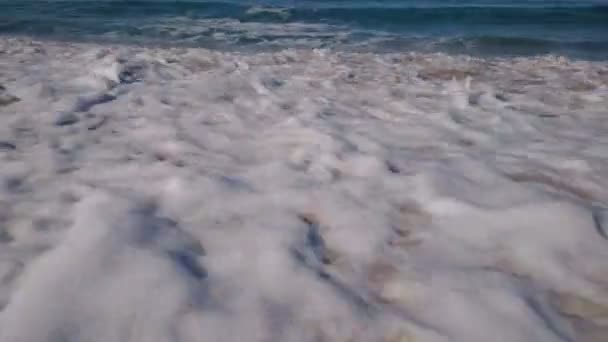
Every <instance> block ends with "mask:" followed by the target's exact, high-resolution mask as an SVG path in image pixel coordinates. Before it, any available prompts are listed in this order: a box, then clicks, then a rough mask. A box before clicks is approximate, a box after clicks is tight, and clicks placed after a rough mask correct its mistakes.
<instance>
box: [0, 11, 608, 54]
mask: <svg viewBox="0 0 608 342" xmlns="http://www.w3.org/2000/svg"><path fill="white" fill-rule="evenodd" d="M0 33H3V34H13V35H14V34H18V35H34V36H36V37H45V38H53V39H69V40H75V39H76V40H86V41H106V42H108V41H109V42H115V43H116V42H128V43H145V44H151V43H154V44H164V45H185V46H198V47H214V48H224V49H242V48H248V49H251V48H255V49H269V48H284V47H323V48H341V49H357V50H368V51H379V50H382V51H387V50H388V51H404V50H408V51H412V50H413V51H425V52H437V51H443V52H452V53H467V54H476V55H486V56H487V55H493V56H500V55H502V56H505V55H509V56H511V55H538V54H548V53H554V54H565V55H569V56H573V57H578V58H586V59H605V58H606V57H607V56H608V38H606V37H608V5H607V4H606V3H605V2H603V1H591V0H577V1H531V0H519V1H503V0H480V1H421V0H418V1H412V0H405V1H403V0H399V1H396V0H385V1H368V0H352V1H335V0H334V1H332V0H315V1H295V0H291V1H290V0H275V1H247V0H226V1H199V0H189V1H165V0H146V1H111V0H101V1H82V0H81V1H78V0H60V1H36V0H24V1H17V2H16V1H12V0H0Z"/></svg>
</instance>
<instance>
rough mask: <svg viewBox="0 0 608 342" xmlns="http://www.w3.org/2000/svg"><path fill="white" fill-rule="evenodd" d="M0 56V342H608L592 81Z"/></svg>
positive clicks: (542, 61) (261, 59)
mask: <svg viewBox="0 0 608 342" xmlns="http://www.w3.org/2000/svg"><path fill="white" fill-rule="evenodd" d="M204 24H205V25H206V24H207V23H204ZM219 24H220V26H221V25H224V26H221V27H224V28H225V29H226V32H227V33H226V34H227V35H230V30H232V29H235V30H236V29H238V30H241V29H247V28H248V26H247V25H249V24H247V23H242V24H238V25H241V26H242V27H236V26H238V25H237V24H236V23H233V22H223V23H219ZM235 25H236V26H235ZM202 26H204V25H202V24H201V26H199V27H197V26H193V27H191V28H190V29H191V30H198V29H201V30H202V29H203V28H202ZM280 26H281V28H282V29H284V28H285V27H287V28H288V29H293V30H301V29H303V28H302V27H291V28H290V26H286V25H283V24H282V25H280ZM304 26H306V25H304ZM252 28H253V27H252ZM256 29H259V28H256ZM304 29H307V28H306V27H304ZM310 29H311V32H312V31H314V30H313V29H312V28H310ZM264 30H269V31H265V32H263V33H264V34H275V35H285V34H288V33H289V32H285V31H282V32H278V31H276V32H275V31H273V27H272V25H268V26H265V27H264ZM239 32H240V31H239ZM258 33H260V32H258ZM239 34H241V33H239ZM260 34H261V33H260ZM311 37H313V38H314V37H316V36H315V34H314V32H313V33H311ZM317 38H318V37H317ZM33 47H36V48H35V49H34V48H33ZM0 52H3V53H2V54H1V55H2V59H1V60H0V75H1V79H0V82H1V83H2V85H3V86H4V87H5V90H3V91H4V93H6V94H11V95H12V96H16V97H18V98H19V101H16V102H12V103H10V104H0V127H2V129H1V130H0V165H2V167H0V341H2V342H32V341H48V342H66V341H69V342H72V341H79V342H102V341H103V342H124V341H133V342H135V341H138V342H139V341H151V342H165V341H166V342H169V341H170V342H175V341H179V342H199V341H241V340H247V341H253V342H255V341H260V342H262V341H289V342H291V341H293V342H308V341H319V340H325V341H343V340H350V341H362V342H363V341H365V342H367V341H377V340H379V341H414V340H415V341H425V342H427V341H428V342H435V341H462V342H486V341H488V340H500V341H546V342H549V341H551V342H552V341H556V342H557V341H579V340H580V341H582V340H584V338H588V341H597V342H603V340H601V336H605V334H604V335H602V334H603V333H608V332H607V331H606V327H605V326H603V325H601V324H600V323H601V322H600V323H598V318H597V317H596V316H595V315H596V313H597V310H600V309H597V307H594V306H592V307H589V306H584V305H583V304H584V303H586V302H580V301H582V300H586V301H587V302H592V303H593V305H596V306H599V307H600V308H602V307H603V308H604V309H601V310H605V311H608V309H605V308H606V302H607V301H608V293H606V288H608V278H607V277H606V271H607V270H608V263H607V261H606V260H608V258H607V256H608V255H607V254H608V252H607V251H608V250H607V249H606V247H607V246H608V245H607V244H608V241H607V240H606V229H607V228H606V225H607V224H606V221H607V219H606V217H608V215H606V213H605V212H606V210H607V209H606V207H607V204H608V192H607V190H606V189H608V184H606V172H607V171H606V167H607V164H606V161H605V158H606V153H605V151H603V146H604V144H605V143H606V139H605V138H604V137H605V136H606V133H607V132H606V131H607V130H608V128H607V127H606V125H605V116H606V108H608V92H606V89H607V88H608V84H607V82H608V79H607V78H606V75H608V65H606V63H604V62H586V61H570V60H566V59H561V58H553V57H536V58H515V59H508V58H504V59H476V58H471V57H466V56H447V55H442V54H428V55H425V54H413V53H412V54H386V55H378V54H372V53H348V52H332V51H327V50H314V51H310V50H297V49H291V50H285V51H280V52H273V53H270V52H256V53H242V52H219V51H208V50H203V49H185V48H164V49H163V48H143V47H129V46H98V45H92V44H72V43H65V42H36V41H30V40H28V39H17V38H7V37H5V38H1V39H0ZM51 57H53V58H51ZM87 70H91V72H89V71H87ZM63 116H68V117H67V119H65V118H64V119H65V120H63V121H62V122H61V123H58V121H57V118H58V117H59V118H62V117H63ZM68 119H69V120H68ZM201 246H202V247H203V248H201ZM203 249H204V253H203ZM203 254H204V255H203ZM560 296H561V297H560ZM556 298H557V299H556ZM560 298H561V299H560ZM573 298H574V299H573ZM581 298H582V299H581ZM560 300H562V301H566V302H568V301H570V302H572V301H575V302H574V303H575V304H570V305H571V306H570V307H564V304H563V302H560ZM577 301H578V302H577ZM560 303H561V304H560ZM581 303H583V304H581ZM588 305H591V304H588ZM585 309H586V310H587V311H585ZM601 310H600V311H601ZM572 311H575V314H576V315H578V316H579V317H578V318H576V319H571V318H572ZM605 311H601V314H606V312H605ZM580 322H584V324H583V323H580ZM592 323H593V324H592ZM593 329H596V330H597V331H599V333H597V335H596V336H600V337H599V339H598V338H595V339H592V338H591V337H589V336H591V335H590V334H591V333H592V332H593V333H595V331H596V330H593Z"/></svg>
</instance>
